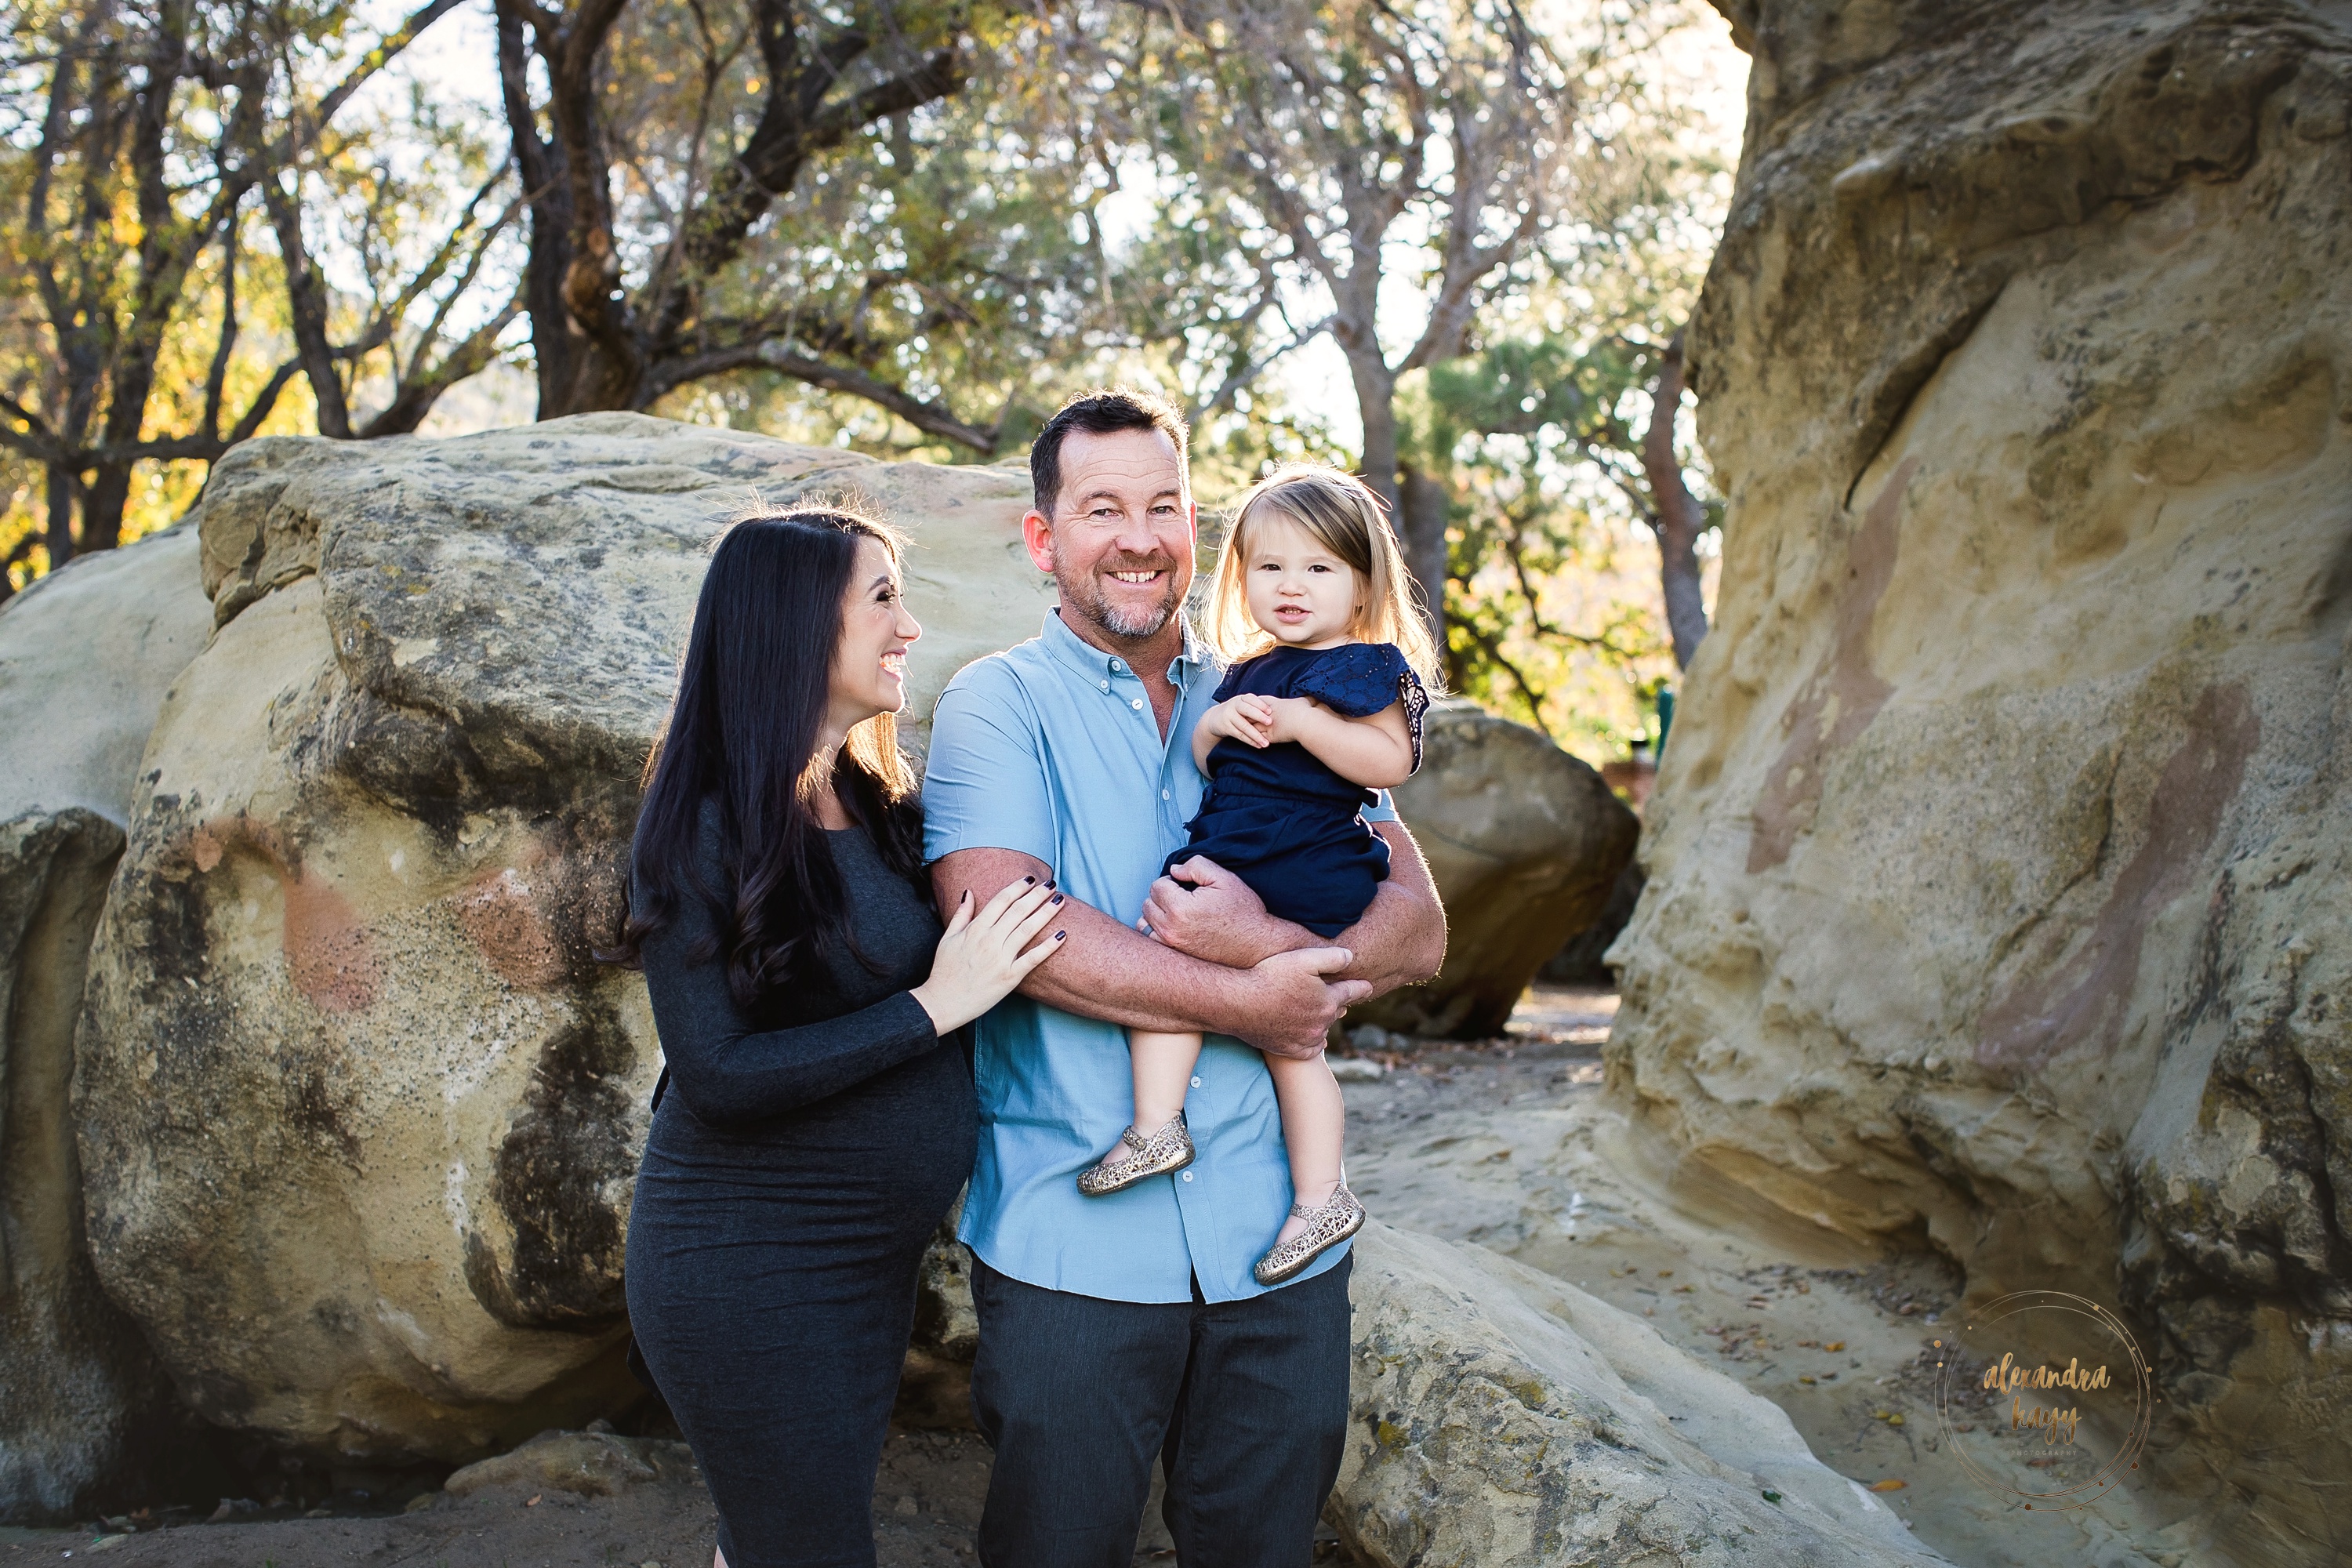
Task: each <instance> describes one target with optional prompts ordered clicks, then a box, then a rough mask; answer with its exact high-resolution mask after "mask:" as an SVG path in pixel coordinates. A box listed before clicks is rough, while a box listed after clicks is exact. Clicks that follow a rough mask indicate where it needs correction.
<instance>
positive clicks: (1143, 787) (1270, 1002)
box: [923, 392, 1445, 1568]
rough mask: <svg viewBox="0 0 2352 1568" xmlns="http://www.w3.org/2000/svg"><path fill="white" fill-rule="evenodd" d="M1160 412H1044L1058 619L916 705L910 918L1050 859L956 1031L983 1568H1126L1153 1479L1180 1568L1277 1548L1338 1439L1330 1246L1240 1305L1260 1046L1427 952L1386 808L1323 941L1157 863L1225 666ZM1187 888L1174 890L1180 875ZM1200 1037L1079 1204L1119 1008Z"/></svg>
mask: <svg viewBox="0 0 2352 1568" xmlns="http://www.w3.org/2000/svg"><path fill="white" fill-rule="evenodd" d="M1186 440H1187V431H1186V429H1185V426H1184V423H1183V421H1182V419H1181V417H1180V416H1178V415H1177V414H1176V413H1175V412H1174V411H1173V410H1171V409H1170V408H1169V407H1167V406H1166V405H1163V404H1161V403H1160V402H1159V401H1158V400H1156V399H1153V398H1150V397H1147V396H1142V395H1136V394H1132V393H1128V392H1110V393H1091V394H1087V395H1083V396H1080V397H1077V398H1075V399H1073V400H1072V401H1071V402H1070V403H1069V404H1067V405H1065V406H1064V407H1063V409H1062V410H1061V411H1060V412H1059V413H1058V414H1056V415H1055V416H1054V417H1053V419H1052V420H1051V421H1049V422H1048V423H1047V425H1046V426H1045V429H1044V430H1043V431H1042V432H1041V433H1040V434H1039V436H1038V437H1037V440H1036V443H1035V445H1034V447H1033V448H1032V450H1031V453H1030V471H1031V475H1032V478H1033V480H1034V489H1035V498H1034V508H1033V510H1030V511H1029V512H1028V513H1027V514H1026V515H1025V516H1024V518H1023V520H1022V530H1023V534H1024V540H1025V541H1026V542H1027V545H1028V549H1029V553H1030V557H1031V559H1032V560H1034V562H1035V563H1037V565H1038V566H1039V567H1040V568H1041V569H1043V570H1045V571H1048V572H1051V573H1052V574H1054V578H1055V584H1056V585H1057V586H1058V588H1059V590H1060V598H1061V604H1060V608H1059V609H1058V610H1057V611H1056V612H1055V613H1054V614H1051V615H1048V616H1046V617H1045V629H1044V631H1043V632H1042V633H1041V634H1040V635H1039V636H1038V637H1036V638H1034V640H1032V641H1030V642H1026V643H1023V644H1022V645H1020V646H1019V647H1014V648H1012V649H1009V650H1007V651H1006V652H1004V653H1002V654H996V655H992V656H991V657H989V658H983V659H981V660H978V661H977V662H975V663H973V664H971V665H970V666H968V667H967V668H965V669H964V670H962V671H961V673H960V674H958V675H957V677H956V678H955V679H954V680H953V681H951V682H950V683H949V686H948V689H947V690H946V691H945V692H944V693H943V694H942V695H941V696H940V702H939V708H938V710H937V712H936V713H935V715H934V717H933V720H932V724H931V746H930V754H929V767H928V770H927V773H926V778H925V783H924V795H923V799H924V813H925V819H926V826H925V839H926V847H925V856H926V858H927V859H929V861H930V862H931V870H932V877H933V879H934V883H935V885H936V887H937V889H938V893H939V899H940V908H942V909H953V908H954V907H955V905H956V900H958V899H959V898H960V897H961V896H962V895H963V894H964V893H966V892H967V891H968V892H970V893H971V895H972V896H973V898H975V899H976V900H984V899H986V898H988V897H990V896H991V895H992V894H993V893H995V892H996V891H997V890H998V889H1001V888H1003V886H1004V885H1005V884H1006V883H1008V882H1010V881H1013V880H1016V879H1020V878H1023V877H1035V878H1037V879H1041V880H1043V879H1057V881H1058V888H1059V890H1060V891H1061V893H1062V894H1063V896H1064V897H1065V899H1066V900H1067V901H1066V903H1065V904H1064V905H1063V909H1064V910H1065V911H1066V914H1065V918H1064V919H1063V920H1061V921H1057V922H1056V929H1058V930H1066V931H1067V932H1068V936H1067V938H1066V952H1063V953H1062V954H1061V955H1060V956H1058V957H1057V958H1055V961H1054V962H1053V963H1049V964H1046V965H1045V966H1044V967H1043V968H1041V969H1039V970H1038V971H1036V973H1034V975H1033V976H1032V977H1031V979H1030V981H1029V982H1028V983H1027V984H1024V986H1023V987H1022V990H1021V992H1020V994H1016V995H1014V996H1013V997H1009V998H1007V999H1006V1001H1005V1002H1003V1004H1001V1005H999V1006H998V1007H997V1008H996V1009H995V1010H994V1011H993V1012H992V1013H991V1014H989V1015H988V1016H986V1017H985V1018H983V1019H982V1020H981V1021H980V1023H979V1025H978V1026H976V1030H977V1047H976V1054H975V1061H974V1076H975V1078H976V1080H977V1084H978V1089H979V1094H980V1115H981V1146H980V1157H979V1162H978V1164H977V1166H976V1168H975V1169H974V1171H973V1174H972V1182H971V1194H970V1196H969V1197H968V1198H967V1200H966V1202H965V1205H964V1212H963V1223H962V1228H961V1237H962V1239H963V1240H964V1242H965V1243H966V1244H967V1245H969V1246H970V1247H971V1249H972V1252H973V1255H974V1257H975V1258H976V1259H977V1262H976V1264H975V1267H974V1269H973V1284H972V1293H973V1298H974V1301H975V1304H976V1305H977V1307H978V1309H979V1313H980V1352H979V1357H978V1360H977V1363H976V1364H975V1365H974V1367H973V1371H972V1405H973V1410H974V1414H975V1415H977V1417H978V1418H979V1422H980V1426H981V1430H982V1433H983V1434H984V1435H985V1436H987V1437H988V1439H989V1441H990V1442H991V1443H992V1445H994V1447H995V1449H996V1464H995V1470H994V1474H993V1476H992V1479H991V1482H990V1485H989V1495H988V1504H987V1508H986V1510H985V1512H984V1514H983V1516H982V1521H981V1529H980V1556H981V1561H982V1563H984V1564H989V1565H991V1568H1114V1565H1117V1568H1124V1565H1125V1564H1126V1563H1128V1562H1129V1558H1130V1557H1131V1555H1132V1553H1133V1552H1134V1549H1135V1539H1136V1532H1137V1530H1138V1527H1139V1523H1140V1521H1141V1518H1142V1512H1143V1505H1144V1500H1145V1497H1146V1494H1147V1492H1148V1490H1149V1489H1150V1472H1151V1461H1152V1458H1153V1455H1154V1454H1155V1453H1157V1454H1158V1455H1159V1456H1160V1461H1161V1464H1162V1467H1163V1468H1164V1470H1165V1473H1166V1476H1167V1480H1168V1490H1167V1501H1166V1505H1165V1510H1164V1512H1165V1516H1166V1519H1167V1521H1168V1526H1169V1530H1170V1531H1171V1534H1172V1535H1173V1537H1174V1539H1175V1542H1176V1549H1177V1555H1178V1558H1179V1560H1180V1561H1181V1562H1184V1563H1192V1564H1201V1565H1214V1568H1258V1565H1266V1568H1272V1565H1276V1564H1279V1565H1281V1568H1297V1565H1298V1564H1302V1563H1306V1562H1307V1561H1308V1559H1309V1557H1310V1555H1311V1553H1312V1541H1313V1537H1314V1530H1315V1521H1316V1517H1317V1515H1318V1513H1319V1512H1320V1511H1321V1510H1322V1505H1323V1500H1324V1498H1325V1497H1326V1496H1327V1495H1328V1493H1329V1491H1330V1489H1331V1484H1332V1481H1333V1480H1334V1479H1336V1477H1337V1476H1338V1473H1339V1458H1340V1452H1341V1447H1342V1444H1343V1442H1344V1440H1345V1435H1346V1429H1347V1399H1348V1360H1349V1306H1348V1270H1349V1261H1348V1255H1347V1249H1346V1248H1344V1247H1335V1248H1333V1249H1332V1250H1331V1251H1330V1252H1328V1253H1326V1254H1325V1255H1324V1256H1323V1258H1320V1259H1318V1262H1317V1264H1316V1266H1315V1267H1314V1268H1310V1269H1309V1270H1308V1271H1307V1273H1306V1274H1304V1275H1302V1276H1301V1277H1300V1278H1299V1279H1297V1280H1294V1281H1292V1282H1291V1283H1289V1284H1286V1285H1285V1286H1282V1287H1281V1288H1279V1289H1275V1290H1272V1291H1268V1290H1265V1289H1262V1288H1260V1287H1259V1286H1258V1285H1257V1284H1256V1282H1255V1280H1254V1279H1252V1278H1251V1275H1250V1265H1251V1263H1252V1261H1253V1260H1254V1259H1255V1258H1257V1257H1258V1255H1259V1254H1260V1253H1262V1252H1263V1251H1264V1250H1265V1247H1266V1245H1267V1243H1268V1242H1269V1241H1271V1240H1272V1239H1273V1237H1274V1235H1275V1232H1276V1230H1277V1229H1278V1228H1279V1226H1281V1223H1282V1220H1283V1216H1284V1215H1285V1214H1286V1212H1287V1211H1288V1209H1289V1205H1290V1202H1291V1196H1290V1179H1289V1172H1288V1167H1287V1164H1286V1156H1285V1153H1284V1150H1283V1145H1282V1131H1281V1121H1280V1117H1279V1115H1278V1113H1277V1111H1276V1105H1275V1100H1274V1092H1273V1089H1272V1086H1271V1084H1270V1082H1269V1080H1268V1079H1267V1076H1266V1072H1265V1064H1264V1062H1263V1061H1262V1060H1261V1058H1259V1057H1258V1056H1257V1055H1256V1052H1255V1051H1253V1050H1251V1049H1249V1048H1247V1047H1256V1049H1257V1050H1260V1051H1268V1052H1278V1053H1280V1054H1283V1055H1286V1056H1294V1057H1304V1056H1311V1055H1313V1054H1314V1053H1315V1052H1317V1051H1318V1050H1320V1049H1322V1047H1323V1041H1324V1037H1325V1031H1326V1030H1327V1029H1328V1027H1329V1026H1330V1025H1331V1022H1332V1020H1333V1019H1334V1018H1336V1017H1337V1016H1339V1011H1340V1009H1342V1008H1343V1007H1345V1006H1346V1005H1349V1003H1351V1002H1354V1001H1357V1000H1360V998H1362V997H1364V996H1367V995H1370V994H1374V993H1376V992H1378V991H1381V990H1386V989H1389V988H1391V987H1392V986H1395V985H1399V984H1407V983H1409V982H1412V981H1415V980H1421V979H1426V978H1427V977H1428V976H1430V975H1432V974H1433V973H1436V971H1437V967H1438V964H1439V962H1440V961H1441V960H1442V959H1443V958H1444V946H1445V928H1444V911H1443V910H1441V909H1440V907H1439V905H1438V901H1437V892H1436V889H1435V888H1434V886H1433V884H1432V883H1431V881H1430V878H1429V872H1428V868H1427V867H1426V866H1425V865H1424V864H1423V861H1422V858H1421V855H1420V852H1419V850H1418V849H1416V848H1415V847H1414V845H1413V842H1412V837H1411V836H1410V835H1408V834H1407V833H1406V832H1405V830H1404V827H1403V826H1402V824H1401V823H1398V822H1397V821H1396V820H1394V816H1393V813H1391V811H1389V810H1388V809H1387V807H1386V805H1385V803H1384V804H1383V805H1382V806H1381V808H1379V809H1378V810H1376V811H1370V812H1367V813H1366V816H1368V817H1374V818H1377V819H1378V820H1376V821H1375V824H1374V827H1375V831H1377V832H1378V833H1380V835H1381V837H1383V838H1385V839H1386V840H1387V841H1388V844H1389V849H1390V855H1391V872H1390V876H1389V879H1388V880H1387V882H1385V883H1384V884H1382V886H1381V891H1380V894H1379V896H1378V897H1377V898H1376V899H1375V900H1373V903H1372V905H1371V907H1370V908H1369V909H1368V910H1366V911H1365V913H1364V917H1363V919H1362V920H1361V921H1360V922H1359V923H1358V924H1357V925H1355V926H1354V927H1352V928H1350V929H1349V930H1348V931H1344V932H1342V933H1341V934H1340V936H1339V939H1338V941H1337V942H1332V943H1325V942H1322V941H1321V940H1320V939H1318V938H1317V937H1315V936H1313V935H1312V934H1311V933H1309V932H1307V931H1304V930H1302V929H1301V928H1299V927H1297V926H1294V925H1291V924H1290V923H1289V922H1287V921H1281V920H1277V919H1276V918H1274V917H1273V916H1270V915H1268V914H1267V913H1266V911H1265V906H1264V905H1263V904H1262V903H1260V902H1259V900H1258V899H1257V897H1256V895H1255V894H1254V893H1252V892H1251V891H1250V889H1249V888H1248V887H1247V885H1246V884H1244V883H1243V882H1242V881H1241V880H1240V879H1237V878H1235V877H1234V876H1232V875H1231V874H1230V873H1227V872H1225V871H1223V870H1222V869H1221V868H1217V867H1214V866H1213V865H1211V864H1209V863H1208V862H1206V861H1195V862H1193V863H1192V865H1191V866H1190V867H1187V868H1184V870H1185V873H1186V879H1187V880H1186V882H1183V883H1180V882H1177V881H1173V880H1170V879H1164V878H1160V875H1159V873H1160V863H1161V861H1162V860H1163V859H1164V858H1166V856H1167V855H1168V853H1169V852H1170V851H1171V850H1173V849H1176V848H1178V847H1181V846H1182V845H1183V843H1184V842H1185V838H1186V833H1185V825H1186V823H1187V822H1189V821H1190V820H1191V818H1192V815H1193V813H1194V811H1195V810H1196V809H1197V808H1198V806H1199V805H1200V797H1201V792H1202V780H1201V777H1200V775H1199V773H1198V772H1197V771H1196V770H1195V769H1194V767H1193V765H1192V726H1193V724H1194V723H1195V721H1197V720H1198V719H1199V717H1200V715H1201V713H1202V711H1203V710H1205V709H1207V708H1208V707H1209V705H1210V702H1211V700H1212V696H1213V692H1214V691H1215V689H1216V686H1217V683H1218V681H1219V679H1221V677H1222V672H1221V671H1220V670H1219V669H1218V668H1217V667H1216V665H1215V662H1214V660H1213V658H1212V657H1211V656H1210V654H1209V653H1208V651H1207V650H1206V649H1205V648H1204V647H1202V646H1201V645H1200V644H1198V643H1197V642H1196V641H1195V640H1194V638H1193V637H1192V630H1191V628H1190V627H1189V626H1187V625H1186V624H1185V622H1184V618H1183V616H1182V613H1181V606H1182V604H1183V599H1184V591H1185V589H1186V587H1187V586H1188V585H1189V584H1190V583H1191V581H1192V566H1193V548H1194V543H1195V525H1196V521H1197V519H1196V515H1195V511H1194V508H1193V504H1192V488H1191V483H1190V480H1189V478H1188V476H1187V473H1186V450H1185V448H1186ZM1188 884H1189V885H1188ZM1136 1027H1140V1028H1151V1029H1165V1030H1199V1031H1202V1033H1204V1034H1206V1035H1208V1037H1209V1040H1208V1044H1207V1046H1206V1047H1205V1048H1204V1049H1203V1050H1202V1054H1201V1059H1200V1064H1199V1066H1198V1067H1197V1068H1195V1069H1194V1076H1193V1079H1192V1089H1191V1091H1190V1098H1189V1100H1188V1101H1187V1104H1186V1107H1185V1115H1186V1119H1187V1121H1188V1122H1189V1124H1190V1126H1191V1130H1192V1139H1193V1142H1194V1145H1195V1147H1196V1148H1197V1149H1198V1151H1199V1155H1198V1158H1197V1159H1196V1160H1195V1161H1194V1163H1193V1164H1192V1166H1191V1167H1189V1168H1188V1169H1186V1170H1184V1171H1183V1172H1181V1173H1179V1174H1177V1175H1174V1176H1168V1177H1161V1178H1158V1179H1155V1180H1152V1181H1149V1182H1145V1183H1141V1184H1138V1185H1137V1186H1134V1187H1132V1188H1129V1190H1127V1191H1126V1192H1123V1193H1119V1194H1115V1195H1112V1196H1109V1197H1103V1198H1088V1197H1085V1196H1082V1195H1081V1194H1079V1192H1078V1191H1077V1188H1076V1174H1077V1173H1078V1172H1079V1171H1080V1170H1081V1169H1083V1168H1084V1167H1086V1166H1087V1165H1088V1164H1090V1163H1093V1161H1094V1160H1095V1158H1096V1157H1097V1155H1099V1154H1100V1153H1101V1152H1102V1151H1103V1150H1104V1149H1106V1148H1108V1146H1109V1145H1110V1143H1111V1142H1113V1141H1114V1140H1115V1139H1116V1138H1117V1137H1118V1133H1119V1130H1120V1129H1121V1128H1122V1127H1123V1126H1125V1125H1126V1123H1127V1121H1128V1118H1129V1112H1130V1110H1131V1108H1132V1105H1133V1092H1132V1088H1131V1085H1130V1081H1129V1071H1128V1055H1127V1041H1126V1030H1127V1029H1128V1028H1136Z"/></svg>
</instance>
